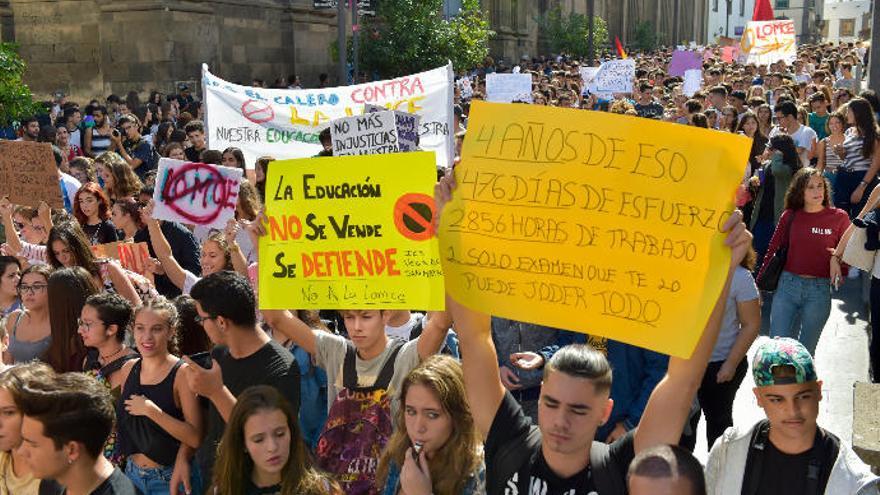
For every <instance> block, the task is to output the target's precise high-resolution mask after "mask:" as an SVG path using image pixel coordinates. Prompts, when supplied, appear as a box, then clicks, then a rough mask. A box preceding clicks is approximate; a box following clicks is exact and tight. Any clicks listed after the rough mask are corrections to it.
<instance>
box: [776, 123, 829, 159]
mask: <svg viewBox="0 0 880 495" xmlns="http://www.w3.org/2000/svg"><path fill="white" fill-rule="evenodd" d="M784 133H785V131H783V130H782V128H781V127H779V126H776V127H774V128H773V129H772V130H771V131H770V137H771V138H772V137H773V136H776V135H779V134H784ZM789 136H791V139H792V140H793V141H794V145H795V146H797V147H798V148H803V151H801V152H798V156H799V157H800V159H801V166H804V167H809V166H810V150H812V149H813V143H814V142H816V141H817V140H818V139H819V136H818V135H817V134H816V131H814V130H813V129H811V128H810V127H809V126H805V125H801V126H800V127H798V130H796V131H795V132H794V134H789Z"/></svg>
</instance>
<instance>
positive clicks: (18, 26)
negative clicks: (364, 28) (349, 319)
mask: <svg viewBox="0 0 880 495" xmlns="http://www.w3.org/2000/svg"><path fill="white" fill-rule="evenodd" d="M382 1H394V0H382ZM587 1H588V0H481V3H482V5H483V7H484V9H485V10H486V12H487V14H488V16H489V20H490V24H491V25H492V28H493V29H494V30H495V31H496V32H497V36H496V37H495V38H494V39H493V40H492V41H491V48H492V54H493V55H494V56H496V57H503V58H505V59H508V60H511V59H518V58H519V57H521V56H522V55H530V56H531V55H535V54H538V53H540V49H541V33H539V32H538V31H539V29H538V26H537V22H536V20H535V18H536V17H537V16H538V15H539V14H540V13H541V12H544V11H546V10H547V9H549V8H552V7H553V6H556V5H560V6H561V7H562V8H563V9H564V10H565V11H575V12H580V13H584V12H585V11H586V5H587ZM312 2H313V0H112V1H110V2H107V1H104V0H0V40H2V41H15V42H16V43H18V44H19V46H20V49H21V54H22V56H23V57H24V58H25V60H26V61H27V62H28V64H29V68H28V73H27V75H26V79H27V82H28V83H29V84H30V86H31V88H32V90H33V91H34V93H35V94H36V95H38V96H46V95H48V94H51V93H53V92H55V91H59V90H60V91H63V92H65V93H66V94H68V95H70V96H71V97H73V98H74V99H76V100H78V101H83V100H86V99H89V98H92V97H99V96H106V95H108V94H110V93H116V94H119V95H124V94H125V93H127V92H128V91H130V90H135V91H139V92H141V93H146V92H148V91H150V90H152V89H157V90H159V91H163V92H169V91H172V90H173V89H174V88H175V87H176V85H177V84H178V83H181V82H189V83H191V84H195V85H197V81H198V78H199V74H200V68H201V64H202V63H203V62H204V63H207V64H208V65H209V66H210V68H211V71H212V72H214V73H215V74H217V75H219V76H221V77H223V78H225V79H228V80H232V81H240V82H243V83H245V84H249V82H250V81H251V79H252V78H262V79H266V80H274V79H275V78H276V77H280V76H288V75H290V74H294V73H295V74H298V75H300V77H301V78H302V80H303V82H304V84H305V85H307V86H314V85H316V84H317V78H318V74H319V73H322V72H326V73H328V74H330V77H331V82H334V81H333V79H334V78H335V74H336V71H335V70H334V64H333V62H332V61H331V59H330V50H329V47H330V45H331V43H332V42H333V41H334V40H335V39H336V14H335V11H332V10H330V11H327V10H316V9H314V8H313V6H312ZM705 3H706V0H702V1H701V0H595V5H596V15H599V16H601V17H603V18H604V19H605V20H606V21H608V25H609V32H610V33H611V36H612V39H613V37H614V36H615V35H617V36H620V38H621V40H623V41H624V42H626V41H627V40H628V39H629V38H630V37H631V36H632V33H633V30H634V28H635V25H636V22H638V21H640V20H651V21H652V22H653V23H655V25H656V28H657V30H658V33H660V35H661V38H660V42H661V43H670V42H671V40H672V34H673V31H672V30H673V25H674V23H677V28H676V29H678V38H679V39H681V40H691V39H693V40H696V41H698V42H701V41H705V40H704V37H705V33H704V31H705V26H706V22H705V10H706V6H705V5H702V4H705ZM701 5H702V6H701ZM674 6H678V8H679V13H678V15H676V14H675V12H673V11H674ZM701 30H702V31H701Z"/></svg>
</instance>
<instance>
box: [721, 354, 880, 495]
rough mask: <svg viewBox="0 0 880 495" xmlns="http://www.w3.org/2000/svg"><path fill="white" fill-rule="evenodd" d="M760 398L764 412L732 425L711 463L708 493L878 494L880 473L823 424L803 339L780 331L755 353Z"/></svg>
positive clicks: (812, 367) (817, 386) (819, 384)
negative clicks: (759, 417) (763, 416)
mask: <svg viewBox="0 0 880 495" xmlns="http://www.w3.org/2000/svg"><path fill="white" fill-rule="evenodd" d="M752 375H753V376H754V379H755V389H754V392H755V398H756V399H757V402H758V407H760V408H762V409H764V413H765V414H766V415H767V419H765V420H762V421H759V422H758V423H757V424H755V425H752V426H749V427H748V428H743V427H742V426H739V427H738V426H732V427H730V428H728V429H727V431H725V432H724V434H723V435H722V436H721V437H720V438H719V439H718V441H716V442H715V445H714V446H713V447H712V451H711V452H710V453H709V460H708V463H707V465H706V483H707V487H708V493H709V494H710V495H724V494H731V493H733V494H738V493H742V494H744V495H771V494H772V495H795V494H797V495H819V494H827V495H842V494H846V495H869V494H870V495H876V494H877V493H878V485H880V477H878V476H876V475H874V474H872V473H871V470H870V468H869V467H868V466H867V465H866V464H865V463H863V462H862V461H861V460H860V459H859V458H858V456H857V455H856V454H855V452H853V450H852V448H850V447H849V446H848V445H845V444H844V443H843V442H841V441H840V439H838V438H837V437H836V436H835V435H834V434H832V433H831V432H829V431H827V430H825V429H823V428H821V427H819V426H818V424H817V422H816V419H817V418H818V416H819V402H820V401H821V400H822V382H821V381H820V380H819V379H818V376H817V374H816V368H815V365H814V363H813V357H812V356H811V355H810V353H809V352H807V349H806V347H804V346H803V345H802V344H801V343H800V342H798V341H796V340H794V339H790V338H778V337H777V338H775V339H772V340H767V341H765V342H764V343H762V344H761V345H760V346H759V347H758V349H757V350H756V351H755V355H754V358H753V359H752Z"/></svg>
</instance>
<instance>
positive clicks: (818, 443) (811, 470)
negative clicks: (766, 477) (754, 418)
mask: <svg viewBox="0 0 880 495" xmlns="http://www.w3.org/2000/svg"><path fill="white" fill-rule="evenodd" d="M822 433H824V434H825V440H824V441H822ZM769 435H770V421H768V420H766V419H765V420H764V421H761V422H760V423H758V424H757V425H755V428H754V429H753V430H752V438H751V440H750V441H749V454H748V457H746V466H745V469H744V473H743V484H742V495H755V494H756V493H758V488H759V486H758V483H760V482H761V469H762V468H763V464H764V452H765V449H766V447H767V441H768V437H769ZM839 452H840V439H838V438H837V437H836V436H834V434H833V433H831V432H829V431H826V430H821V431H820V429H819V428H818V427H817V428H816V438H815V440H813V448H812V449H811V450H810V463H809V465H808V466H807V490H806V491H805V492H804V495H820V494H821V493H824V492H825V486H824V485H823V486H819V481H820V480H819V478H820V477H821V475H822V467H823V466H828V467H829V468H830V467H831V466H833V465H834V462H835V461H837V455H838V453H839ZM826 483H827V480H826Z"/></svg>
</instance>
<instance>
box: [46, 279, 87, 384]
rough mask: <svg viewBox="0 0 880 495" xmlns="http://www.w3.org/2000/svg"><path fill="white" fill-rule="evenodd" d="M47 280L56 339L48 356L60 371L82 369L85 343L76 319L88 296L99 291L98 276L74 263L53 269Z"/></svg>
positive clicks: (47, 358) (50, 313)
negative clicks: (78, 331) (79, 332)
mask: <svg viewBox="0 0 880 495" xmlns="http://www.w3.org/2000/svg"><path fill="white" fill-rule="evenodd" d="M47 284H48V288H47V292H48V295H49V323H50V325H51V326H52V342H51V343H50V344H49V349H47V350H46V355H45V356H46V359H45V360H46V362H47V363H49V364H50V365H52V368H54V369H55V371H57V372H59V373H66V372H68V371H82V360H83V358H84V357H85V347H83V343H82V339H81V338H80V337H79V334H78V333H77V330H78V328H77V322H76V321H77V318H79V316H80V313H81V312H82V308H83V306H85V304H86V299H88V297H89V296H91V295H92V294H97V293H98V286H97V284H96V283H95V278H94V277H92V276H91V274H89V272H88V271H86V269H85V268H82V267H80V266H72V267H69V268H61V269H59V270H55V271H54V272H52V275H50V276H49V280H48V281H47Z"/></svg>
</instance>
